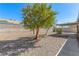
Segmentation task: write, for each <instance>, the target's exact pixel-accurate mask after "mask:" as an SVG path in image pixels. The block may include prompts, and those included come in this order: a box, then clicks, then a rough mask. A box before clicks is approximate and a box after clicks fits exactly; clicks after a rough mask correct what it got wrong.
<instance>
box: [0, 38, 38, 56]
mask: <svg viewBox="0 0 79 59" xmlns="http://www.w3.org/2000/svg"><path fill="white" fill-rule="evenodd" d="M35 43H36V40H34V39H32V37H21V38H19V39H17V40H8V41H0V55H2V56H4V55H9V56H17V55H20V53H22V52H25V50H27V51H28V48H38V47H40V46H35Z"/></svg>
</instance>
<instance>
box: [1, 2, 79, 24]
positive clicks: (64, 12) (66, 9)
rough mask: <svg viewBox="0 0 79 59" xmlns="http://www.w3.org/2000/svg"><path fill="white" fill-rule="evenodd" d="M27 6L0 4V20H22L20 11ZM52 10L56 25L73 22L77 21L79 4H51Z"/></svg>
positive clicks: (21, 4)
mask: <svg viewBox="0 0 79 59" xmlns="http://www.w3.org/2000/svg"><path fill="white" fill-rule="evenodd" d="M26 5H27V4H23V3H18V4H17V3H13V4H12V3H4V4H0V18H1V19H14V20H17V21H21V20H22V12H21V9H22V8H23V7H24V6H26ZM51 5H52V9H53V10H55V11H56V12H58V14H57V15H56V21H57V23H67V22H74V21H76V20H77V16H78V13H79V4H73V3H71V4H68V3H53V4H51Z"/></svg>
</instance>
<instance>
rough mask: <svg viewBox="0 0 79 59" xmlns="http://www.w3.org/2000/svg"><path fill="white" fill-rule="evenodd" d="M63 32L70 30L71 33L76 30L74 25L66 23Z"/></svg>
mask: <svg viewBox="0 0 79 59" xmlns="http://www.w3.org/2000/svg"><path fill="white" fill-rule="evenodd" d="M63 32H72V33H76V32H77V28H76V25H68V27H67V28H63Z"/></svg>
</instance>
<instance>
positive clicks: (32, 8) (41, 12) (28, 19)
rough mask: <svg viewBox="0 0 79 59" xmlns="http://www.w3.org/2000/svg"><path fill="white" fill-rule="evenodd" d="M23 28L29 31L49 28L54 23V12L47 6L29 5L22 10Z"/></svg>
mask: <svg viewBox="0 0 79 59" xmlns="http://www.w3.org/2000/svg"><path fill="white" fill-rule="evenodd" d="M22 12H23V23H24V27H27V28H29V29H31V30H34V29H35V30H38V28H50V27H51V26H53V25H54V23H55V18H56V17H55V15H56V12H55V11H53V9H52V7H51V5H48V4H45V3H44V4H43V3H42V4H41V3H39V4H38V3H37V4H30V5H27V6H26V7H24V8H23V9H22Z"/></svg>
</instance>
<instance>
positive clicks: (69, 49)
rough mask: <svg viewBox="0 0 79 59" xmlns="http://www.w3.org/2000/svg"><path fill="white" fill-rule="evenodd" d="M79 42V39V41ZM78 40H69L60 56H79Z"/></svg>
mask: <svg viewBox="0 0 79 59" xmlns="http://www.w3.org/2000/svg"><path fill="white" fill-rule="evenodd" d="M78 40H79V39H78ZM78 40H77V39H76V38H71V37H70V38H69V39H68V41H67V42H66V44H65V45H64V47H63V48H62V50H61V51H60V53H59V54H58V56H79V41H78Z"/></svg>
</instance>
